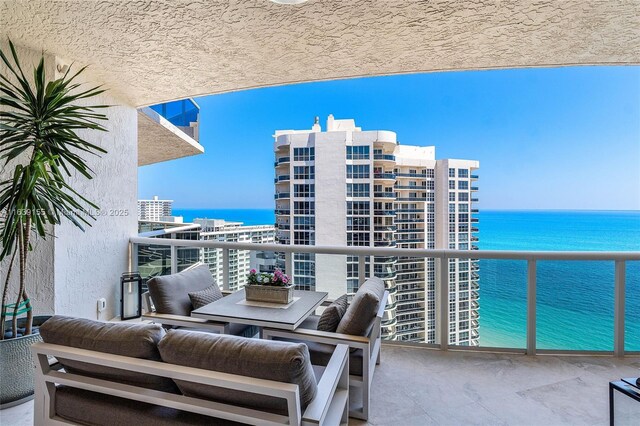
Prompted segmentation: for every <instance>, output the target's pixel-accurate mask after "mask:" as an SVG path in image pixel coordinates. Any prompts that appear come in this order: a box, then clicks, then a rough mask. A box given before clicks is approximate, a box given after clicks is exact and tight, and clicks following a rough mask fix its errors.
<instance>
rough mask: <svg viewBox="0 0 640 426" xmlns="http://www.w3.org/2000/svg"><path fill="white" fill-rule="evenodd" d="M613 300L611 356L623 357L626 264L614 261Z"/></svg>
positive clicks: (622, 261) (621, 261)
mask: <svg viewBox="0 0 640 426" xmlns="http://www.w3.org/2000/svg"><path fill="white" fill-rule="evenodd" d="M615 262H616V272H615V287H614V293H615V300H614V311H613V354H614V355H615V356H620V357H621V356H624V304H625V287H626V273H627V271H626V262H625V261H624V260H616V261H615Z"/></svg>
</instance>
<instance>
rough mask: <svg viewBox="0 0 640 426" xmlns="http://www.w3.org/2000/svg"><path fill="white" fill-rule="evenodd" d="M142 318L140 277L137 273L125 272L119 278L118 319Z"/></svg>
mask: <svg viewBox="0 0 640 426" xmlns="http://www.w3.org/2000/svg"><path fill="white" fill-rule="evenodd" d="M141 316H142V277H140V274H139V273H137V272H125V273H124V274H122V276H121V277H120V319H121V320H122V321H125V320H129V319H133V318H140V317H141Z"/></svg>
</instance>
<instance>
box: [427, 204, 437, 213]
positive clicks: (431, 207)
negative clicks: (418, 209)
mask: <svg viewBox="0 0 640 426" xmlns="http://www.w3.org/2000/svg"><path fill="white" fill-rule="evenodd" d="M435 211H436V206H435V205H434V204H427V212H429V213H434V212H435Z"/></svg>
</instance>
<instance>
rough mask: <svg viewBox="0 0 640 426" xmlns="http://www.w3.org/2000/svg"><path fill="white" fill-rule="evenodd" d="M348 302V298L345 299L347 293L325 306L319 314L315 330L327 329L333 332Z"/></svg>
mask: <svg viewBox="0 0 640 426" xmlns="http://www.w3.org/2000/svg"><path fill="white" fill-rule="evenodd" d="M348 304H349V300H348V299H347V295H346V294H343V295H342V296H340V297H338V298H337V299H336V300H335V301H333V302H332V303H331V304H330V305H329V306H327V308H326V309H325V310H324V312H322V315H320V319H319V321H318V325H317V327H318V328H317V330H320V331H328V332H330V333H333V332H335V331H336V329H337V328H338V324H340V320H341V319H342V317H343V316H344V313H345V312H346V311H347V306H348Z"/></svg>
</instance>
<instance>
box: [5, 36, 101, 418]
mask: <svg viewBox="0 0 640 426" xmlns="http://www.w3.org/2000/svg"><path fill="white" fill-rule="evenodd" d="M8 44H9V51H10V52H7V53H5V52H4V51H2V49H0V59H1V60H2V63H3V65H4V67H5V68H6V74H5V73H0V165H1V169H0V262H2V265H3V266H2V269H1V270H0V279H1V280H2V281H0V282H1V283H3V287H2V304H1V305H0V307H1V309H0V313H1V316H0V406H1V407H3V408H4V407H6V406H9V405H14V404H15V403H18V402H21V401H22V400H25V399H27V398H29V397H30V396H31V395H32V394H33V376H32V374H33V373H32V370H33V363H32V361H31V356H30V353H29V346H30V345H31V344H32V343H33V342H34V341H37V340H39V335H38V334H37V326H38V325H39V324H40V323H41V322H42V321H43V320H44V319H46V317H44V318H39V317H35V318H34V315H33V306H32V302H31V299H30V298H29V293H28V291H27V286H26V281H27V277H26V271H27V270H28V265H29V262H30V256H29V254H30V252H31V251H32V249H33V244H32V243H33V241H34V240H35V239H38V238H42V239H47V238H48V237H50V235H48V233H50V232H51V229H52V227H53V226H55V225H57V224H60V223H61V220H62V219H63V218H66V219H68V220H70V221H71V222H72V223H73V224H74V225H76V226H77V227H79V228H81V229H84V226H85V225H89V226H90V225H91V222H90V221H92V220H95V218H94V217H93V215H92V213H91V211H90V210H91V209H97V208H98V207H97V206H96V205H95V204H93V203H92V202H90V201H89V200H87V199H86V198H84V197H83V196H82V195H80V194H79V193H78V192H76V191H75V190H74V189H73V188H72V186H71V185H70V183H69V177H71V176H72V173H75V174H76V175H78V176H80V177H84V178H87V179H91V178H92V174H93V173H92V171H91V169H90V168H89V166H88V165H87V162H86V161H85V159H84V158H83V156H86V155H99V154H101V153H106V151H105V150H104V149H103V148H101V147H99V146H97V145H94V144H92V143H90V142H87V141H86V140H84V139H83V138H82V137H81V136H79V135H78V131H80V130H91V131H93V130H95V131H106V129H105V128H104V127H103V126H102V125H100V124H99V123H100V122H101V121H105V120H107V117H106V115H104V114H100V113H98V112H96V110H97V109H100V108H106V106H105V105H89V106H86V105H84V106H83V105H78V101H82V102H83V103H86V100H87V99H89V98H92V97H94V96H96V95H99V94H100V93H102V92H103V90H102V89H101V88H100V87H99V86H98V87H91V88H85V87H84V86H83V85H82V83H79V82H78V80H77V77H78V75H80V74H81V73H82V72H83V71H84V68H81V69H80V70H79V71H77V72H75V73H74V74H71V73H70V69H71V67H69V68H68V69H67V71H66V72H65V73H64V75H63V76H62V77H60V78H56V79H50V78H47V75H46V73H45V58H44V54H43V55H42V58H41V59H40V61H39V63H38V65H37V66H35V67H34V68H33V70H29V72H28V73H27V74H25V71H24V70H23V67H22V66H21V64H20V61H19V59H18V55H17V53H16V48H15V46H14V45H13V43H12V42H11V40H9V43H8ZM28 75H29V77H28ZM12 274H13V275H16V274H17V279H15V278H16V277H14V280H12V279H11V278H12ZM13 282H17V288H13V289H12V288H11V284H12V283H13ZM10 297H11V300H9V298H10Z"/></svg>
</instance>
